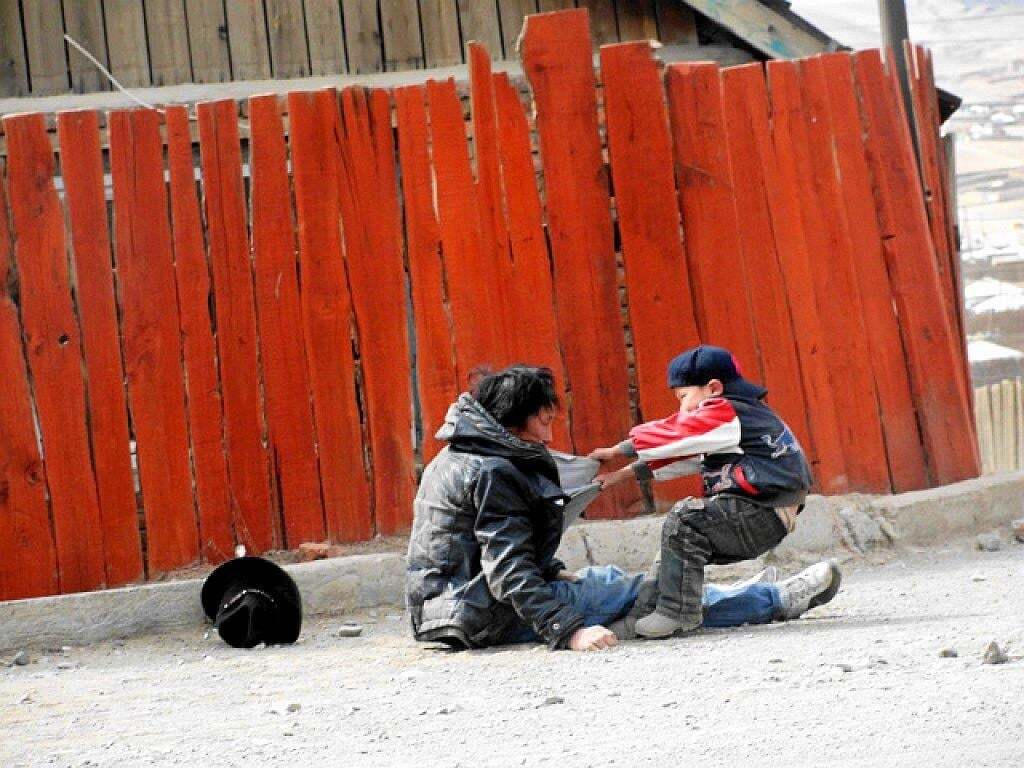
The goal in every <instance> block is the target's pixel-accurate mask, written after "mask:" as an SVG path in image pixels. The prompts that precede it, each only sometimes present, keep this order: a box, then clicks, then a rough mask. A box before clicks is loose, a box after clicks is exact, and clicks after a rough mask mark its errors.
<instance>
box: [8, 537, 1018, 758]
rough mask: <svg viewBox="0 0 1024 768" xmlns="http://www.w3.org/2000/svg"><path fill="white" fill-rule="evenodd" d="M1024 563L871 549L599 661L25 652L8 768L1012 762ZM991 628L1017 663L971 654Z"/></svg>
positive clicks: (546, 656) (325, 636)
mask: <svg viewBox="0 0 1024 768" xmlns="http://www.w3.org/2000/svg"><path fill="white" fill-rule="evenodd" d="M1022 561H1024V546H1021V545H1012V546H1011V545H1006V548H1004V549H1003V550H1002V551H999V552H995V553H981V552H976V551H973V550H971V549H970V546H969V543H968V542H961V543H958V544H956V545H955V546H951V547H950V548H948V549H947V550H944V551H941V552H923V553H902V554H899V555H890V556H888V562H885V563H882V564H875V565H872V564H869V563H866V562H863V561H861V562H860V563H859V564H858V565H855V566H853V567H850V566H849V565H848V566H846V568H845V581H844V589H843V590H842V591H841V592H840V594H839V596H838V597H837V598H836V599H835V600H834V601H833V602H832V603H830V604H828V605H826V606H822V607H820V608H818V609H816V610H815V611H813V612H811V613H810V614H808V615H807V616H806V617H805V618H803V619H801V620H799V621H794V622H789V623H785V624H774V625H769V626H762V627H745V628H741V629H733V630H717V631H705V632H702V633H700V634H698V635H696V636H693V637H691V638H686V639H676V640H669V641H662V642H645V643H630V644H627V645H625V646H622V647H620V648H618V649H615V650H613V651H609V652H603V653H593V654H574V653H570V652H565V651H560V652H549V651H547V650H544V649H542V648H539V647H528V646H520V647H511V648H505V649H497V650H490V651H481V652H472V653H449V652H445V651H440V650H435V649H431V648H427V647H420V646H416V645H415V644H414V643H412V642H411V640H409V639H408V637H407V634H406V633H407V624H406V620H405V618H404V617H402V616H400V615H398V614H391V615H387V614H381V615H378V616H362V617H341V618H334V619H321V620H317V621H311V622H307V625H306V626H305V628H304V631H303V635H302V638H301V639H300V642H299V643H298V644H297V645H296V646H293V647H287V648H269V649H260V650H253V651H237V650H234V649H231V648H228V647H227V646H225V645H223V644H222V643H220V642H219V640H218V639H217V638H216V637H215V636H214V637H209V638H204V636H203V634H202V632H200V631H196V632H190V633H184V634H179V635H173V636H164V637H159V638H136V639H132V640H128V641H125V642H117V643H108V644H103V645H98V646H94V647H89V648H68V649H63V650H61V649H51V650H49V651H46V650H42V649H32V650H30V658H31V662H30V663H29V664H28V665H26V666H14V667H10V668H0V765H2V766H5V767H6V768H14V767H15V766H50V765H53V766H176V765H183V766H200V765H201V766H236V765H237V766H241V765H245V766H271V765H274V766H278V765H297V764H300V763H301V764H304V765H308V766H318V765H343V766H346V767H348V766H403V765H417V766H447V767H448V768H452V767H453V766H467V767H468V766H480V767H484V766H486V767H487V768H490V767H491V766H515V765H527V766H532V765H540V764H551V765H555V766H558V768H573V767H574V766H598V765H601V766H607V765H621V766H670V765H671V766H676V765H685V766H688V767H689V766H740V765H764V766H789V767H792V768H797V767H798V766H830V767H831V766H853V765H857V766H865V765H867V766H876V765H877V766H886V767H887V768H894V767H896V766H907V767H908V768H909V766H915V767H917V766H923V765H927V766H929V768H941V767H942V766H958V767H959V766H966V765H970V766H1021V765H1024V745H1022V737H1024V659H1022V654H1024V589H1022V587H1024V581H1022V578H1021V577H1022V570H1021V565H1022ZM353 618H357V619H358V620H360V621H362V622H364V623H365V631H364V633H363V635H362V636H361V637H357V638H340V637H337V636H336V632H337V629H338V627H339V626H340V624H341V623H342V622H343V621H347V620H352V619H353ZM992 640H996V641H997V642H998V643H999V644H1000V645H1002V646H1004V647H1006V648H1007V649H1008V652H1009V654H1010V661H1009V663H1006V664H1002V665H998V666H990V665H984V664H982V663H981V656H982V652H983V649H984V647H985V646H986V645H987V644H988V643H989V642H990V641H992ZM945 648H953V649H956V651H957V652H958V654H959V655H958V657H957V658H940V655H939V652H940V651H941V650H942V649H945Z"/></svg>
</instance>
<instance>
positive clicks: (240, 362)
mask: <svg viewBox="0 0 1024 768" xmlns="http://www.w3.org/2000/svg"><path fill="white" fill-rule="evenodd" d="M196 113H197V116H198V118H199V137H200V150H201V161H202V168H203V201H204V203H205V213H206V227H207V237H208V243H209V249H210V266H211V267H212V272H213V290H214V294H215V296H216V302H215V305H214V306H215V309H216V319H217V351H218V356H219V359H220V366H221V370H224V371H230V374H231V375H229V376H226V377H224V379H223V381H222V388H223V392H224V435H225V447H226V450H227V455H228V478H229V480H230V481H231V497H232V502H233V503H234V504H235V505H236V516H235V527H236V534H237V538H238V540H239V542H240V543H241V544H244V545H245V546H246V549H248V550H249V551H250V552H252V553H253V554H258V553H260V552H265V551H266V550H268V549H270V548H272V547H274V546H275V545H277V544H279V542H280V537H279V535H278V531H277V530H275V529H276V522H277V521H276V520H274V519H272V516H271V503H270V488H269V486H268V481H269V477H270V473H269V466H268V464H267V454H266V450H265V449H264V447H263V431H264V424H263V407H262V405H263V404H262V402H261V397H260V378H259V359H258V346H257V338H256V307H255V301H254V298H253V284H252V262H251V259H250V255H249V238H248V228H247V226H246V220H245V190H244V188H243V186H242V158H241V151H240V148H239V143H238V108H237V106H236V104H235V101H234V100H233V99H223V100H221V101H215V102H208V103H206V104H200V105H199V106H198V107H197V108H196Z"/></svg>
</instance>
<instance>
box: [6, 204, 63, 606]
mask: <svg viewBox="0 0 1024 768" xmlns="http://www.w3.org/2000/svg"><path fill="white" fill-rule="evenodd" d="M11 251H12V248H11V231H10V226H9V223H8V221H7V196H6V194H5V193H4V185H3V184H0V371H3V372H4V375H3V376H0V600H19V599H21V598H25V597H40V596H43V595H53V594H56V593H57V592H58V591H59V583H58V579H57V554H56V551H55V549H54V544H53V529H52V527H51V525H50V511H49V508H48V505H47V501H46V478H45V473H44V470H43V461H42V457H41V456H40V455H39V449H38V447H37V444H36V432H35V425H34V424H33V421H32V394H31V391H30V389H29V381H28V370H27V368H26V366H25V357H24V351H23V349H22V331H21V323H20V322H19V320H18V308H17V306H15V304H14V300H13V298H12V296H11V294H10V293H9V288H10V286H11V284H12V283H11V274H10V272H11V267H12V260H11V257H12V253H11Z"/></svg>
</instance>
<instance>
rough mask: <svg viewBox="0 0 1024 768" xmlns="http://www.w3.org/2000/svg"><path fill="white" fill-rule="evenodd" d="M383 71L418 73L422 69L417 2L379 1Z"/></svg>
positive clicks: (409, 0) (421, 46) (411, 0)
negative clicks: (407, 70) (405, 70)
mask: <svg viewBox="0 0 1024 768" xmlns="http://www.w3.org/2000/svg"><path fill="white" fill-rule="evenodd" d="M380 18H381V25H382V26H383V29H382V30H381V35H382V36H383V39H384V69H386V70H388V71H394V70H399V69H419V68H420V67H422V66H423V42H422V40H420V15H419V10H418V9H417V7H416V0H381V3H380Z"/></svg>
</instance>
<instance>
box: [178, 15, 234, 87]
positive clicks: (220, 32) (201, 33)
mask: <svg viewBox="0 0 1024 768" xmlns="http://www.w3.org/2000/svg"><path fill="white" fill-rule="evenodd" d="M185 12H186V14H187V15H188V49H189V55H190V56H191V57H192V79H193V81H194V82H197V83H221V82H224V81H225V80H230V79H231V56H230V52H229V51H228V33H227V29H228V28H227V21H226V20H225V19H224V6H223V5H222V4H221V3H211V2H209V1H208V0H185Z"/></svg>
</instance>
